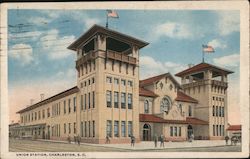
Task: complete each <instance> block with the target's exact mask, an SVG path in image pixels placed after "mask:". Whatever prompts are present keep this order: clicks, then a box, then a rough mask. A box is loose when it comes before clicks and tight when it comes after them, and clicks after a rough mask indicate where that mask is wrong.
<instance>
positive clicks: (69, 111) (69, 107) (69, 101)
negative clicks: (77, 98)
mask: <svg viewBox="0 0 250 159" xmlns="http://www.w3.org/2000/svg"><path fill="white" fill-rule="evenodd" d="M68 102H69V103H68V109H69V113H70V111H71V108H70V99H69V100H68Z"/></svg>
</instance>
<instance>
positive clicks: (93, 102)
mask: <svg viewBox="0 0 250 159" xmlns="http://www.w3.org/2000/svg"><path fill="white" fill-rule="evenodd" d="M92 104H93V108H95V92H94V91H93V92H92Z"/></svg>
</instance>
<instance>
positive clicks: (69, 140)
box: [67, 135, 71, 143]
mask: <svg viewBox="0 0 250 159" xmlns="http://www.w3.org/2000/svg"><path fill="white" fill-rule="evenodd" d="M67 140H68V142H69V143H71V139H70V136H69V135H68V139H67Z"/></svg>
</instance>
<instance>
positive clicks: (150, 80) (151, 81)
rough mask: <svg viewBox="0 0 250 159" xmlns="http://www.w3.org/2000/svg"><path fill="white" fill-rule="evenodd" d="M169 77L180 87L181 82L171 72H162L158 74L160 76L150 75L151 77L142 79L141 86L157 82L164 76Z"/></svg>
mask: <svg viewBox="0 0 250 159" xmlns="http://www.w3.org/2000/svg"><path fill="white" fill-rule="evenodd" d="M166 76H167V77H169V78H171V79H172V81H173V82H174V83H175V84H176V85H177V87H179V88H180V84H179V83H178V82H177V81H176V80H175V79H174V77H173V76H172V75H171V74H170V73H164V74H161V75H158V76H154V77H150V78H147V79H144V80H140V86H141V87H142V86H147V85H151V84H153V83H154V82H157V81H159V80H161V79H162V78H163V77H166Z"/></svg>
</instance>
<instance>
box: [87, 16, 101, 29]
mask: <svg viewBox="0 0 250 159" xmlns="http://www.w3.org/2000/svg"><path fill="white" fill-rule="evenodd" d="M100 22H101V20H100V19H97V18H86V19H85V21H84V23H85V27H86V28H90V27H92V26H93V25H94V24H98V23H100Z"/></svg>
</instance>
